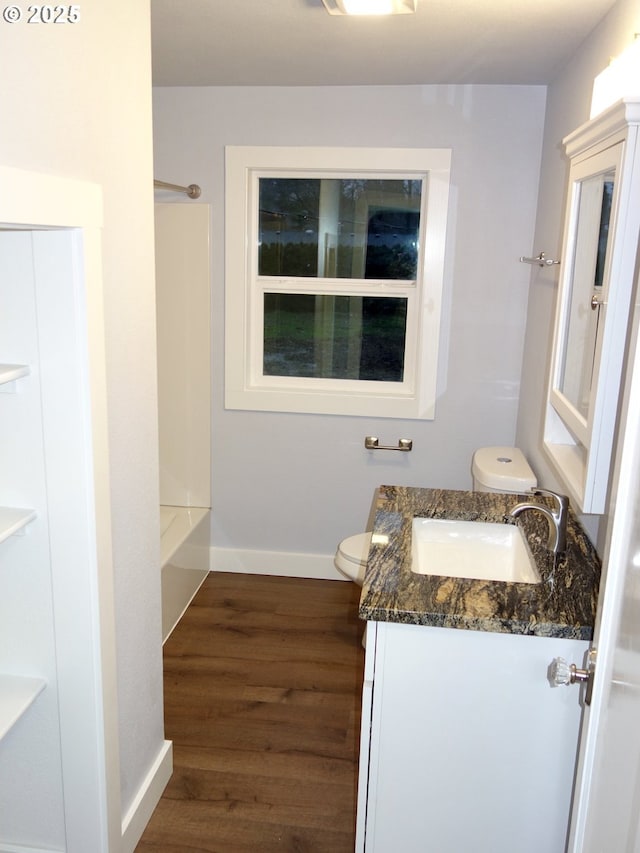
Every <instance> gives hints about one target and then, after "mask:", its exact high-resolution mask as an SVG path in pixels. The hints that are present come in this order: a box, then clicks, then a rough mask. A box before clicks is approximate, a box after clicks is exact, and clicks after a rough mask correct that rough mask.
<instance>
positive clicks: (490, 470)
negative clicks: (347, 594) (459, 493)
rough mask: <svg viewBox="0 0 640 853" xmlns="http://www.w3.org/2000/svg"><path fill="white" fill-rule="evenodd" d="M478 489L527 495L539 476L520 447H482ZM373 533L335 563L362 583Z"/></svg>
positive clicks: (344, 545) (348, 542)
mask: <svg viewBox="0 0 640 853" xmlns="http://www.w3.org/2000/svg"><path fill="white" fill-rule="evenodd" d="M471 474H472V477H473V490H474V492H511V493H513V494H523V493H525V492H529V491H531V489H535V488H536V486H537V485H538V482H537V480H536V475H535V474H534V473H533V471H532V470H531V468H530V466H529V463H528V462H527V460H526V459H525V456H524V453H523V452H522V451H521V450H520V449H519V448H517V447H480V448H479V449H478V450H476V452H475V453H474V454H473V461H472V463H471ZM370 545H371V533H356V534H355V535H354V536H348V537H347V538H346V539H343V540H342V542H341V543H340V544H339V545H338V549H337V551H336V555H335V557H334V560H333V561H334V563H335V566H336V568H337V569H338V571H340V572H341V573H342V574H343V575H346V577H348V578H350V579H351V580H352V581H354V582H355V583H357V584H358V585H359V586H362V582H363V580H364V570H365V567H366V565H367V557H368V555H369V546H370Z"/></svg>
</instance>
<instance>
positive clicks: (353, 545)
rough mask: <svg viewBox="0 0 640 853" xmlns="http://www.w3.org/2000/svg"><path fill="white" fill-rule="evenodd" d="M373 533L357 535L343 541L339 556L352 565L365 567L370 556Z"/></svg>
mask: <svg viewBox="0 0 640 853" xmlns="http://www.w3.org/2000/svg"><path fill="white" fill-rule="evenodd" d="M370 545H371V533H356V534H355V535H354V536H348V537H347V538H346V539H343V540H342V542H341V543H340V545H339V546H338V554H340V556H341V557H343V558H344V559H345V560H348V561H349V562H350V563H354V564H355V565H357V566H364V565H365V564H366V562H367V558H368V556H369V547H370Z"/></svg>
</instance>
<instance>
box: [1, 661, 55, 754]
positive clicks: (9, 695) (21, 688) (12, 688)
mask: <svg viewBox="0 0 640 853" xmlns="http://www.w3.org/2000/svg"><path fill="white" fill-rule="evenodd" d="M46 686H47V683H46V681H44V680H43V679H42V678H26V677H22V676H18V675H0V740H2V738H3V737H4V736H5V735H6V734H7V732H8V731H9V730H10V729H11V728H12V726H14V725H15V724H16V723H17V722H18V720H19V719H20V717H22V715H23V714H24V713H25V711H27V709H28V708H30V707H31V705H32V704H33V702H34V700H35V699H36V697H37V696H39V695H40V693H42V691H43V690H44V688H45V687H46Z"/></svg>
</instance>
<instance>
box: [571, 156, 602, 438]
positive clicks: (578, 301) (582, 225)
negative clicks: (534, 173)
mask: <svg viewBox="0 0 640 853" xmlns="http://www.w3.org/2000/svg"><path fill="white" fill-rule="evenodd" d="M614 179H615V170H611V171H608V172H606V173H604V174H600V175H593V176H591V177H589V178H586V179H584V180H582V181H579V182H577V184H576V193H577V194H578V201H577V211H578V212H577V216H576V233H575V253H574V261H573V270H572V275H571V277H570V281H569V285H570V295H569V310H568V315H567V334H566V338H567V343H566V348H565V351H564V357H563V361H562V365H561V373H560V390H561V391H562V393H563V394H564V396H565V397H566V398H567V400H568V401H569V402H570V403H571V404H572V405H573V406H574V408H575V409H576V411H577V412H578V413H579V414H580V415H582V417H583V418H584V419H585V422H586V420H587V418H588V414H589V400H590V396H591V388H592V382H593V376H594V360H595V353H596V342H597V336H598V327H599V325H600V323H599V321H600V309H601V308H602V307H603V304H604V302H605V301H606V295H604V291H605V290H606V288H604V284H605V268H606V264H607V255H608V247H609V223H610V220H611V202H612V198H613V189H614Z"/></svg>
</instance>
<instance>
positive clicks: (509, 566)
mask: <svg viewBox="0 0 640 853" xmlns="http://www.w3.org/2000/svg"><path fill="white" fill-rule="evenodd" d="M412 532H413V536H412V544H411V552H412V553H411V556H412V562H411V571H412V572H415V573H416V574H419V575H445V576H447V577H454V578H473V579H474V580H484V581H506V582H508V583H514V582H515V583H540V575H539V574H538V570H537V569H536V566H535V562H534V559H533V556H532V555H531V551H530V550H529V546H528V544H527V541H526V539H525V536H524V534H523V532H522V530H521V529H520V527H518V526H517V525H515V524H492V523H487V522H483V521H456V520H450V519H440V518H414V519H413V531H412Z"/></svg>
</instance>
